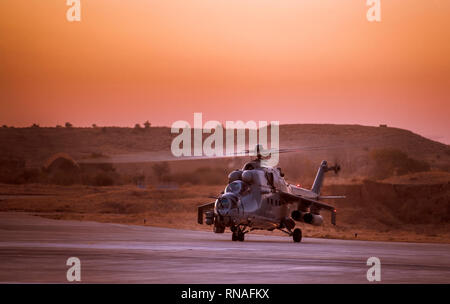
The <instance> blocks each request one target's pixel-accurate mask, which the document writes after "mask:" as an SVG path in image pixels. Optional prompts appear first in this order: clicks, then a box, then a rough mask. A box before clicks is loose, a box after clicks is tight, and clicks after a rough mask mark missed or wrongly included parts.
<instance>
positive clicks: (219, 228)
mask: <svg viewBox="0 0 450 304" xmlns="http://www.w3.org/2000/svg"><path fill="white" fill-rule="evenodd" d="M213 231H214V233H224V232H225V226H223V225H220V224H218V223H217V221H214V227H213Z"/></svg>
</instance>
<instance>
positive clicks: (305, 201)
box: [280, 191, 336, 225]
mask: <svg viewBox="0 0 450 304" xmlns="http://www.w3.org/2000/svg"><path fill="white" fill-rule="evenodd" d="M280 196H281V199H282V201H283V203H285V204H294V203H297V204H299V207H301V208H305V209H306V208H310V209H315V210H322V209H323V210H328V211H330V212H331V223H332V224H333V225H336V208H335V207H334V206H331V205H329V204H326V203H324V202H320V201H317V200H314V199H311V198H307V197H304V196H301V195H295V194H291V193H287V192H283V191H281V192H280Z"/></svg>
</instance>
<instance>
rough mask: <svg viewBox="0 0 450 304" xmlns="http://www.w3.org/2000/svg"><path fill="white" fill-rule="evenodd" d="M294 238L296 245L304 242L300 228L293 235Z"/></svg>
mask: <svg viewBox="0 0 450 304" xmlns="http://www.w3.org/2000/svg"><path fill="white" fill-rule="evenodd" d="M292 238H293V239H294V243H300V242H301V241H302V231H301V230H300V228H295V230H294V233H292Z"/></svg>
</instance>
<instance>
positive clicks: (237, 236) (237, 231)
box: [230, 226, 245, 242]
mask: <svg viewBox="0 0 450 304" xmlns="http://www.w3.org/2000/svg"><path fill="white" fill-rule="evenodd" d="M230 229H231V232H233V234H232V235H231V240H232V241H233V242H235V241H239V242H243V241H244V236H245V232H244V231H243V230H242V229H241V228H240V227H236V226H231V227H230Z"/></svg>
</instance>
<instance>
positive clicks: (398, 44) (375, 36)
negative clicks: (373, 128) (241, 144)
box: [0, 0, 450, 144]
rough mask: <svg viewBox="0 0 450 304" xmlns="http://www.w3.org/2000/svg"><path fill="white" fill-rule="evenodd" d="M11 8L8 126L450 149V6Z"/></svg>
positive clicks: (5, 28)
mask: <svg viewBox="0 0 450 304" xmlns="http://www.w3.org/2000/svg"><path fill="white" fill-rule="evenodd" d="M365 2H366V1H365V0H345V1H344V0H321V1H317V0H132V1H119V0H81V3H82V12H81V15H82V21H81V22H78V23H77V22H74V23H69V22H67V21H66V17H65V15H66V10H67V8H68V7H67V6H66V4H65V3H66V1H65V0H1V2H0V124H7V125H16V126H28V125H31V124H32V123H39V124H41V125H42V126H54V125H56V124H64V123H65V122H66V121H70V122H72V123H73V124H74V125H75V126H89V125H91V124H92V123H96V124H97V125H118V126H133V125H134V124H135V123H136V122H143V121H145V120H147V119H148V120H150V121H151V122H152V123H153V124H154V125H167V126H169V125H171V124H172V122H173V121H175V120H179V119H183V120H188V121H192V119H193V112H203V117H204V120H213V119H214V120H221V121H224V120H238V119H240V120H250V119H253V120H279V121H280V122H281V123H349V124H364V125H378V124H379V123H387V124H388V125H391V126H396V127H401V128H406V129H410V130H412V131H414V132H417V133H419V134H421V135H424V136H427V137H430V138H432V139H435V140H438V141H441V142H445V143H447V144H449V143H450V132H448V131H449V129H450V128H449V126H450V122H449V117H450V115H449V114H450V18H448V16H449V13H450V1H447V0H435V1H431V0H408V1H404V0H382V1H381V3H382V22H381V23H369V22H368V21H367V20H366V11H367V6H366V5H365Z"/></svg>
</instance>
